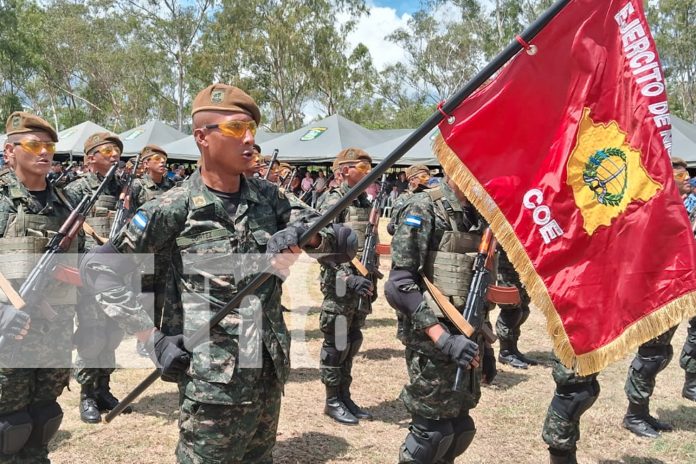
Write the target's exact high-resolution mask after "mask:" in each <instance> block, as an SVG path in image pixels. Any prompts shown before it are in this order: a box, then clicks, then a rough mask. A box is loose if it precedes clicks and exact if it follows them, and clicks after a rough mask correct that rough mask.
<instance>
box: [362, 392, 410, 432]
mask: <svg viewBox="0 0 696 464" xmlns="http://www.w3.org/2000/svg"><path fill="white" fill-rule="evenodd" d="M365 409H367V411H368V412H369V413H370V414H372V416H373V417H374V420H376V421H379V422H386V423H388V424H401V425H402V426H403V427H408V423H405V424H402V422H404V421H408V420H410V419H411V415H410V414H409V413H408V411H406V407H405V406H404V403H403V402H402V401H401V400H400V399H398V398H396V399H393V400H388V401H383V402H381V403H379V404H377V405H375V406H370V407H369V408H365Z"/></svg>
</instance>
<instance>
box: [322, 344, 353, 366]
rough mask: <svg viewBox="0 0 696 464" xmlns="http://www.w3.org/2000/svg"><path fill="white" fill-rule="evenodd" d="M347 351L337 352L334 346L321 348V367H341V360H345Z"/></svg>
mask: <svg viewBox="0 0 696 464" xmlns="http://www.w3.org/2000/svg"><path fill="white" fill-rule="evenodd" d="M346 354H347V350H344V351H338V350H337V349H336V347H335V346H322V347H321V354H320V356H321V364H322V366H330V367H338V366H340V365H341V360H342V359H345V356H346Z"/></svg>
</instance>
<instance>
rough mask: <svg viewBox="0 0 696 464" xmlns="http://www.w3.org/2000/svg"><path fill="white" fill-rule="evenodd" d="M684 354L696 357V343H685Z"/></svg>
mask: <svg viewBox="0 0 696 464" xmlns="http://www.w3.org/2000/svg"><path fill="white" fill-rule="evenodd" d="M683 351H684V354H685V355H687V356H688V357H690V358H694V357H696V345H694V344H693V343H689V342H686V343H684V349H683Z"/></svg>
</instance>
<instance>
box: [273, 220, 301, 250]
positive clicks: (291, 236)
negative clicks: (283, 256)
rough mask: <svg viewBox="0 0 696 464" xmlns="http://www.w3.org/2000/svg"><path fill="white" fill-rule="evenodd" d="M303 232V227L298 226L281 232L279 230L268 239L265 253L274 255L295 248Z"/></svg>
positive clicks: (289, 227)
mask: <svg viewBox="0 0 696 464" xmlns="http://www.w3.org/2000/svg"><path fill="white" fill-rule="evenodd" d="M305 230H306V229H305V228H304V227H298V226H288V227H286V228H285V229H283V230H279V231H278V232H276V233H275V234H273V235H272V236H271V238H270V239H268V243H267V244H266V253H268V254H272V255H275V254H278V253H281V252H282V251H283V250H289V249H290V248H292V247H295V246H297V244H298V243H299V242H300V237H302V234H303V233H304V231H305Z"/></svg>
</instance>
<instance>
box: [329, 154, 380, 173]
mask: <svg viewBox="0 0 696 464" xmlns="http://www.w3.org/2000/svg"><path fill="white" fill-rule="evenodd" d="M357 161H368V162H370V163H372V158H371V157H370V155H368V154H367V152H366V151H365V150H361V149H360V148H346V149H344V150H341V151H339V152H338V155H336V161H334V165H335V166H336V167H338V166H340V165H342V164H346V163H354V162H357ZM335 170H336V169H335V168H334V171H335Z"/></svg>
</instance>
